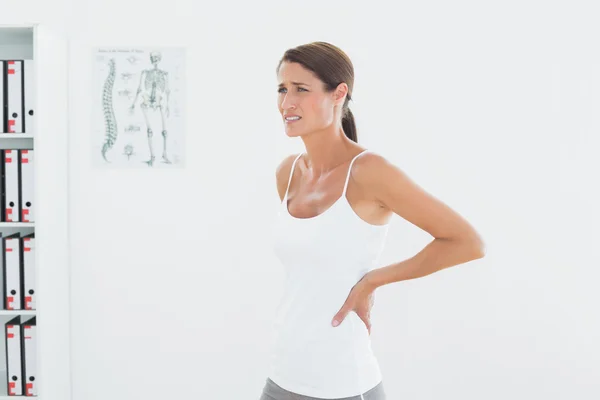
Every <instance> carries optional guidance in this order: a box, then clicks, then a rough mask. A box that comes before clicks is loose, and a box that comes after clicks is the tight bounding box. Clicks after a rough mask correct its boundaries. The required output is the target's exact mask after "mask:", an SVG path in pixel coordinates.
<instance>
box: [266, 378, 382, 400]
mask: <svg viewBox="0 0 600 400" xmlns="http://www.w3.org/2000/svg"><path fill="white" fill-rule="evenodd" d="M363 397H364V400H386V397H385V392H384V390H383V382H380V383H379V384H378V385H377V386H375V387H374V388H373V389H371V390H368V391H366V392H365V393H363ZM259 400H323V399H320V398H317V397H309V396H303V395H301V394H295V393H292V392H289V391H287V390H285V389H284V388H282V387H281V386H279V385H277V384H276V383H275V382H273V381H272V380H271V379H269V378H267V383H266V384H265V387H264V388H263V392H262V396H260V399H259ZM334 400H362V399H361V398H360V395H358V396H352V397H344V398H339V399H334Z"/></svg>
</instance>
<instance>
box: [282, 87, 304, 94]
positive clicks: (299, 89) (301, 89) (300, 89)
mask: <svg viewBox="0 0 600 400" xmlns="http://www.w3.org/2000/svg"><path fill="white" fill-rule="evenodd" d="M284 90H285V88H279V89H278V90H277V93H283V91H284ZM298 91H303V92H308V90H306V89H304V88H300V87H299V88H298Z"/></svg>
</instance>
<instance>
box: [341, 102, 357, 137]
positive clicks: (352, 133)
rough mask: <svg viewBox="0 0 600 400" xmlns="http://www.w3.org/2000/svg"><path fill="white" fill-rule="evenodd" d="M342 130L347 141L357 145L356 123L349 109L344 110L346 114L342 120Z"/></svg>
mask: <svg viewBox="0 0 600 400" xmlns="http://www.w3.org/2000/svg"><path fill="white" fill-rule="evenodd" d="M342 129H343V130H344V133H345V134H346V136H347V137H348V139H350V140H352V141H353V142H356V143H358V137H357V134H356V122H354V115H353V114H352V111H350V109H349V108H347V109H346V113H345V114H344V117H343V118H342Z"/></svg>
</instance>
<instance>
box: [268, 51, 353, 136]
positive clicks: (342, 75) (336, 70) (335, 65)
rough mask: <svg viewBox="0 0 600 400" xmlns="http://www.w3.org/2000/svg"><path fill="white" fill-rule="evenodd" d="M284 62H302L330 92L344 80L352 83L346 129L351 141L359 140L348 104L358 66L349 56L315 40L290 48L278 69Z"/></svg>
mask: <svg viewBox="0 0 600 400" xmlns="http://www.w3.org/2000/svg"><path fill="white" fill-rule="evenodd" d="M283 62H294V63H298V64H301V65H302V66H303V67H304V68H306V69H308V70H310V71H312V72H313V73H314V74H315V75H316V76H317V77H318V78H319V79H320V80H321V81H323V83H324V86H325V87H324V89H325V91H327V92H331V91H333V90H335V89H336V88H337V87H338V85H339V84H340V83H342V82H344V83H346V85H348V94H347V95H346V100H345V101H344V106H343V107H342V110H343V117H342V128H343V130H344V133H345V134H346V136H347V137H348V138H349V139H350V140H352V141H354V142H358V137H357V132H356V123H355V122H354V115H352V111H350V108H349V107H348V102H349V101H350V100H352V98H351V94H352V88H353V87H354V66H353V65H352V62H351V61H350V58H349V57H348V55H346V53H344V52H343V51H342V50H341V49H340V48H338V47H336V46H334V45H332V44H330V43H326V42H312V43H308V44H304V45H301V46H298V47H294V48H292V49H288V50H287V51H286V52H285V53H284V54H283V57H282V58H281V60H280V61H279V64H278V65H277V72H279V68H280V67H281V64H282V63H283Z"/></svg>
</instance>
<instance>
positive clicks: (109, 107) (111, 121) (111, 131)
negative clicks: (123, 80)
mask: <svg viewBox="0 0 600 400" xmlns="http://www.w3.org/2000/svg"><path fill="white" fill-rule="evenodd" d="M108 65H109V67H110V71H109V73H108V77H107V78H106V81H105V82H104V90H103V91H102V107H103V109H104V123H105V126H106V137H105V141H104V145H103V146H102V157H103V158H104V159H105V160H106V161H108V159H107V158H106V152H107V151H108V150H110V149H111V148H112V147H113V145H114V143H115V141H116V140H117V119H116V118H115V112H114V109H113V87H114V84H115V76H116V72H115V60H114V59H111V60H110V61H109V64H108Z"/></svg>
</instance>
